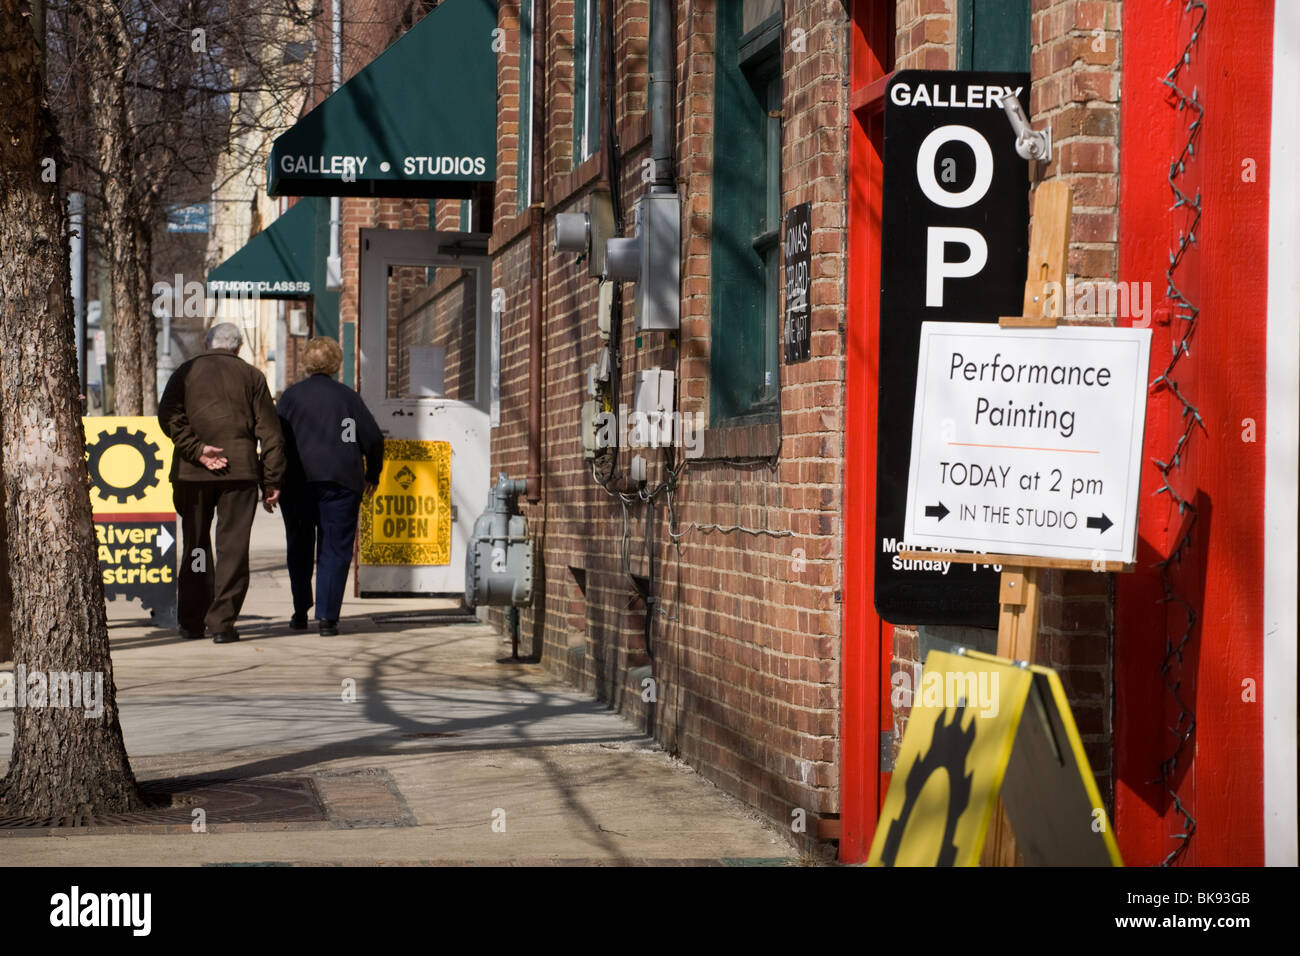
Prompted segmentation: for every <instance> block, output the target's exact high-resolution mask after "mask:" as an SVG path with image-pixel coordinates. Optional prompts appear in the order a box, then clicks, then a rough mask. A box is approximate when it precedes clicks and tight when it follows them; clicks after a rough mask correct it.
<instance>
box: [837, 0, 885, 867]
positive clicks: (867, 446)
mask: <svg viewBox="0 0 1300 956" xmlns="http://www.w3.org/2000/svg"><path fill="white" fill-rule="evenodd" d="M893 6H894V5H893V3H880V2H878V0H854V3H853V22H852V24H851V27H850V33H851V47H850V58H851V77H852V82H851V86H850V89H851V97H850V101H851V105H852V114H853V115H852V117H851V118H850V121H849V181H848V204H849V210H848V231H849V235H848V241H849V268H848V310H847V316H846V323H845V324H846V327H847V329H846V338H847V346H846V349H847V353H848V355H847V359H846V369H845V378H846V411H845V436H844V444H845V476H844V515H845V517H844V583H843V587H844V625H843V636H842V639H841V649H840V653H841V665H840V666H841V675H840V680H841V686H840V861H841V862H843V863H858V862H861V861H863V860H865V859H866V857H867V853H868V851H869V850H870V849H871V838H872V835H873V834H874V832H875V827H876V818H877V816H878V813H879V808H880V801H881V798H882V792H881V776H880V729H881V727H882V726H883V725H882V723H881V720H880V715H881V708H882V707H888V705H889V697H888V695H887V694H885V695H883V697H882V694H881V687H882V684H884V683H887V682H888V677H889V672H888V664H887V662H888V660H889V654H890V651H891V649H892V644H893V637H892V635H893V629H892V628H891V627H890V626H889V625H888V624H885V623H883V622H882V621H881V620H880V618H879V617H878V616H877V615H876V610H875V595H874V593H873V590H872V580H873V578H872V573H871V560H872V556H873V554H874V551H873V549H872V546H871V545H872V541H873V538H874V536H875V527H876V388H877V375H876V347H877V341H878V332H879V328H880V241H881V240H880V214H881V208H882V206H881V187H882V162H881V160H882V153H881V150H882V146H883V139H882V128H881V121H882V117H883V114H882V109H881V108H882V106H883V103H884V98H883V93H884V84H883V82H882V78H883V77H884V76H885V75H886V74H887V72H888V71H889V69H890V68H891V67H892V65H893V47H894V30H893V17H892V15H891V14H892V8H893ZM882 659H883V660H884V661H885V662H886V663H885V666H884V668H883V669H882Z"/></svg>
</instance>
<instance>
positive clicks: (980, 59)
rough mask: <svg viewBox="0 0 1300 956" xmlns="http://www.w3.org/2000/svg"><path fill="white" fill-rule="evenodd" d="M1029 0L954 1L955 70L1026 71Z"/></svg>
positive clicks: (1028, 47) (1027, 63)
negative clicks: (955, 13) (955, 28)
mask: <svg viewBox="0 0 1300 956" xmlns="http://www.w3.org/2000/svg"><path fill="white" fill-rule="evenodd" d="M1030 13H1031V11H1030V0H957V69H959V70H997V71H1007V72H1011V73H1027V72H1029V49H1030V42H1029V19H1030Z"/></svg>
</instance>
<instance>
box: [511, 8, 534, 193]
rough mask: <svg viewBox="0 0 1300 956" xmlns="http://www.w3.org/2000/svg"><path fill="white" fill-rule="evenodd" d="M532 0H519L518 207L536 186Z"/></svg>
mask: <svg viewBox="0 0 1300 956" xmlns="http://www.w3.org/2000/svg"><path fill="white" fill-rule="evenodd" d="M532 137H533V0H519V150H518V153H517V155H518V160H517V161H516V163H515V211H516V212H523V211H524V210H525V209H527V208H528V205H529V203H530V202H531V201H532V186H533V151H532Z"/></svg>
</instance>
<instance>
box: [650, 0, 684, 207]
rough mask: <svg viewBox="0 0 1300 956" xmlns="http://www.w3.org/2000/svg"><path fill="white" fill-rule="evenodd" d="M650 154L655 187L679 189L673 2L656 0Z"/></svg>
mask: <svg viewBox="0 0 1300 956" xmlns="http://www.w3.org/2000/svg"><path fill="white" fill-rule="evenodd" d="M650 23H651V30H652V34H651V36H650V122H651V127H650V155H651V157H652V158H653V160H654V176H655V178H654V184H653V185H652V186H651V191H652V192H656V193H671V192H676V191H677V183H676V182H675V181H674V179H673V139H674V134H675V132H676V131H675V130H674V128H673V125H674V124H673V112H674V111H673V52H674V51H673V33H674V31H673V4H672V0H652V5H651V11H650Z"/></svg>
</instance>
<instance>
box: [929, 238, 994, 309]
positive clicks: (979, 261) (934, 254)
mask: <svg viewBox="0 0 1300 956" xmlns="http://www.w3.org/2000/svg"><path fill="white" fill-rule="evenodd" d="M950 243H951V244H958V243H959V244H961V245H963V246H965V247H966V251H967V256H966V258H965V259H963V260H960V261H949V260H948V259H947V258H945V256H944V249H945V247H946V246H948V245H949V244H950ZM988 258H989V246H988V243H987V242H985V241H984V237H983V236H981V235H980V234H979V233H978V232H976V231H975V230H974V229H967V228H966V227H964V226H931V227H930V228H929V229H927V230H926V233H925V304H926V306H931V307H936V308H937V307H939V306H942V305H943V280H944V279H967V278H970V277H971V276H973V275H976V274H977V273H978V272H979V271H980V270H981V269H983V268H984V263H986V262H988Z"/></svg>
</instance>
